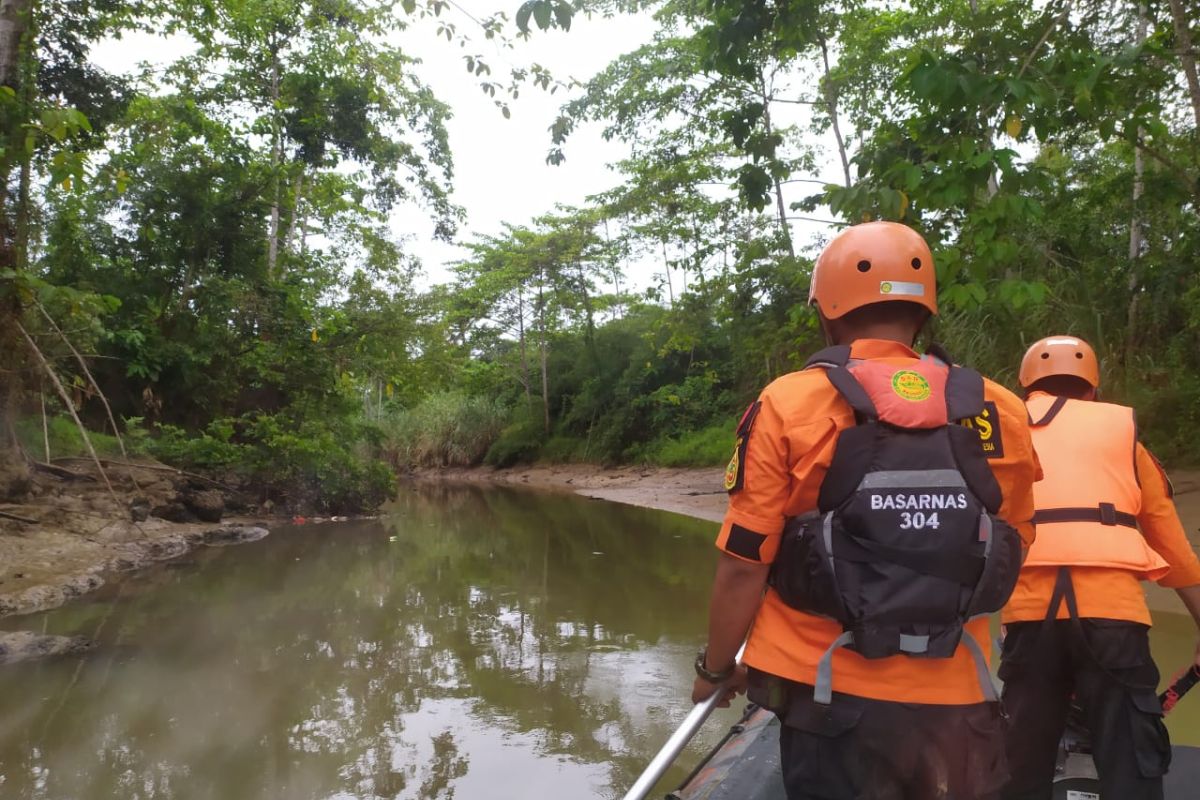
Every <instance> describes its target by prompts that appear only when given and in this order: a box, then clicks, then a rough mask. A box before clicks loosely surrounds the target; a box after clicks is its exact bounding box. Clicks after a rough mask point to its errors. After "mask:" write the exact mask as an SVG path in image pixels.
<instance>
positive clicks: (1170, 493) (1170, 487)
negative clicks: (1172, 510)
mask: <svg viewBox="0 0 1200 800" xmlns="http://www.w3.org/2000/svg"><path fill="white" fill-rule="evenodd" d="M1146 454H1147V455H1148V456H1150V460H1151V461H1153V462H1154V466H1156V467H1158V474H1159V477H1161V478H1162V482H1163V486H1165V487H1167V499H1169V500H1174V499H1175V484H1173V483H1171V478H1170V477H1169V476H1168V475H1167V471H1166V470H1165V469H1163V465H1162V462H1161V461H1159V460H1158V456H1156V455H1154V453H1151V452H1150V451H1149V450H1147V451H1146Z"/></svg>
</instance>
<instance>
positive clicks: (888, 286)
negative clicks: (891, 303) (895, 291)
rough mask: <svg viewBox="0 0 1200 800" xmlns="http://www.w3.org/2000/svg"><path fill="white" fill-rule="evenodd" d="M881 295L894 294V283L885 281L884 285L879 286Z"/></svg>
mask: <svg viewBox="0 0 1200 800" xmlns="http://www.w3.org/2000/svg"><path fill="white" fill-rule="evenodd" d="M879 293H880V294H891V293H892V282H891V281H884V282H883V283H881V284H879Z"/></svg>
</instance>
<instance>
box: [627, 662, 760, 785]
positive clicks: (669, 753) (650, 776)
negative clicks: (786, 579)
mask: <svg viewBox="0 0 1200 800" xmlns="http://www.w3.org/2000/svg"><path fill="white" fill-rule="evenodd" d="M745 649H746V645H745V644H744V643H743V644H742V646H741V647H740V648H739V649H738V652H737V657H736V659H735V661H736V663H738V664H740V663H742V653H743V652H744V651H745ZM724 694H725V687H724V686H719V687H717V690H716V691H715V692H713V693H712V694H711V695H710V696H709V698H708V699H707V700H703V701H701V702H699V703H697V704H696V705H694V706H692V710H691V711H689V712H688V715H687V716H686V717H684V718H683V722H681V723H680V725H679V727H678V728H676V729H675V732H674V733H672V734H671V738H669V739H667V743H666V744H664V745H663V746H662V749H661V750H659V751H658V754H657V755H656V756H654V758H652V759H651V760H650V764H649V765H648V766H647V767H646V770H645V771H644V772H643V773H642V774H641V776H640V777H639V778H638V779H637V780H636V781H634V783H633V786H631V787H629V791H628V792H626V793H625V795H624V797H623V798H622V800H645V797H646V796H647V795H649V794H650V790H651V789H653V788H654V784H656V783H658V781H659V780H660V779H661V778H662V776H663V775H665V774H666V772H667V770H668V769H669V768H670V766H671V764H672V763H674V761H675V759H677V758H679V754H680V753H682V752H683V748H685V747H687V743H688V742H690V741H691V740H692V737H693V736H695V735H696V731H698V730H700V726H701V725H703V724H704V721H705V720H706V719H708V717H709V715H710V714H712V712H713V709H715V708H716V707H717V703H718V702H720V700H721V697H722V695H724Z"/></svg>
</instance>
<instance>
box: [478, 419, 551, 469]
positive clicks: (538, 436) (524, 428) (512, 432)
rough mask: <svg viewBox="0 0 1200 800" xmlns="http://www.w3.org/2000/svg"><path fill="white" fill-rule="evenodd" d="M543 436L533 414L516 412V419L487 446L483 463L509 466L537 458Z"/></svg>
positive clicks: (543, 439)
mask: <svg viewBox="0 0 1200 800" xmlns="http://www.w3.org/2000/svg"><path fill="white" fill-rule="evenodd" d="M543 441H545V436H544V434H543V432H542V427H541V424H540V423H539V421H538V420H537V419H536V418H535V417H534V416H533V415H523V414H518V415H517V418H516V421H514V422H513V423H512V424H510V425H509V426H508V427H506V428H505V429H504V430H502V431H501V432H500V436H499V437H498V438H497V439H496V441H494V442H493V443H492V445H491V447H489V448H488V451H487V454H486V455H485V456H484V459H483V460H484V463H486V464H487V465H489V466H492V467H511V466H513V465H514V464H527V463H531V462H533V461H535V460H537V456H538V453H539V452H540V451H541V448H542V443H543Z"/></svg>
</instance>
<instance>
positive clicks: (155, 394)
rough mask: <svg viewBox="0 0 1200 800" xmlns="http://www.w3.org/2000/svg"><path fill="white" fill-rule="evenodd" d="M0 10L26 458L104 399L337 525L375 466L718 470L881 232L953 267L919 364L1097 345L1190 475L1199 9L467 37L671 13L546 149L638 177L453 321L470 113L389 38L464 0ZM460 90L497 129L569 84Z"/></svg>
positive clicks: (36, 4)
mask: <svg viewBox="0 0 1200 800" xmlns="http://www.w3.org/2000/svg"><path fill="white" fill-rule="evenodd" d="M0 5H2V6H3V8H4V11H5V13H11V14H13V16H12V18H13V19H17V20H18V24H16V25H15V26H12V27H11V29H5V30H6V31H7V33H6V34H5V35H6V36H7V39H6V40H5V41H0V119H2V120H3V124H2V130H3V132H4V141H3V144H2V147H3V149H2V150H0V184H2V188H3V192H2V193H0V196H2V200H3V205H2V206H0V226H2V230H0V234H2V237H0V376H2V377H3V382H2V383H0V387H2V391H0V412H2V413H3V414H4V417H5V420H6V421H8V422H6V425H5V428H6V430H5V431H4V434H3V435H2V436H0V438H2V439H4V440H6V441H15V439H16V437H17V432H18V429H19V430H21V431H25V432H26V435H25V436H23V437H21V438H23V439H24V441H25V442H26V445H25V449H26V451H30V450H36V447H35V445H36V436H35V437H34V438H35V441H34V443H31V442H29V439H30V435H29V432H30V431H33V433H34V434H36V433H38V432H39V431H40V425H33V426H31V425H29V424H27V423H20V424H17V423H14V422H12V420H16V419H19V418H28V417H29V416H30V415H31V414H33V413H35V411H36V410H37V409H38V404H39V403H40V402H41V398H43V397H44V398H46V401H47V402H48V403H49V404H50V405H51V406H52V407H53V408H57V409H58V413H63V412H65V411H67V410H68V409H73V408H78V409H79V412H80V415H81V417H82V419H83V421H84V422H85V423H87V424H88V425H90V426H91V427H93V428H95V429H101V428H104V427H105V426H106V425H107V426H108V427H112V423H110V422H108V418H109V415H108V413H107V411H106V409H105V406H104V403H102V402H101V395H103V397H105V398H107V401H108V404H110V405H111V408H112V418H113V420H115V424H116V426H117V427H118V428H120V429H122V430H123V431H126V432H134V433H135V436H133V437H127V438H132V439H133V440H136V443H137V444H138V446H139V447H141V448H143V449H146V450H148V451H149V452H151V453H153V454H155V455H158V456H159V457H160V458H164V459H167V460H169V461H171V462H173V463H180V464H185V465H188V466H192V467H199V468H210V469H219V470H222V471H223V472H226V473H235V474H238V475H241V476H242V477H243V478H244V479H245V480H248V481H253V482H255V483H257V484H258V485H260V486H262V487H264V488H263V491H264V492H266V493H270V494H274V495H277V496H279V497H281V498H283V499H286V500H288V501H289V502H292V503H293V504H294V503H296V502H299V500H298V498H305V499H306V501H307V502H318V503H320V504H323V505H324V506H325V507H327V508H334V507H336V508H350V507H358V506H362V505H369V504H371V503H372V502H375V501H377V500H378V499H379V497H381V496H382V495H383V494H384V493H386V486H387V483H388V480H389V479H388V477H387V475H386V473H384V472H382V471H381V467H380V466H379V463H380V462H379V459H381V458H382V459H384V460H387V461H389V462H390V463H391V465H392V466H394V467H401V468H402V467H407V466H414V465H444V464H467V463H477V462H479V461H480V460H486V461H488V462H490V463H493V464H498V465H505V464H511V463H515V462H518V461H528V460H534V459H538V458H543V459H553V460H588V461H598V462H618V461H631V460H644V461H651V462H656V463H667V464H690V463H704V464H708V463H715V462H718V461H720V460H721V459H722V458H723V457H724V455H725V453H726V451H727V448H728V445H729V443H730V442H729V440H730V438H731V428H732V424H733V422H734V418H735V417H736V414H737V413H738V411H740V409H741V407H743V406H744V404H745V403H747V402H748V401H749V400H750V399H752V398H753V396H754V394H755V393H756V392H757V390H758V389H759V388H760V387H761V386H762V385H763V384H765V383H766V382H768V381H770V380H771V379H772V378H773V377H775V376H778V375H780V374H782V373H784V372H786V371H788V370H790V369H794V368H795V367H796V366H797V365H798V364H799V363H801V362H802V361H803V359H804V358H805V357H806V356H807V354H809V353H810V352H812V351H813V350H814V349H816V348H817V347H818V346H819V344H820V335H819V332H818V330H817V326H816V321H815V318H814V316H813V314H812V312H811V311H810V310H809V309H808V308H806V306H805V305H804V300H805V298H806V293H807V283H808V276H809V273H810V269H811V263H812V262H811V258H812V257H813V256H814V255H815V252H816V250H817V249H818V248H819V245H820V242H821V239H822V238H823V237H826V236H827V235H828V234H829V233H830V232H832V231H834V230H836V226H837V225H840V224H845V223H847V222H853V221H859V220H864V219H874V218H885V219H899V220H903V221H905V222H907V223H909V224H912V225H914V226H915V227H917V228H918V229H919V230H921V231H922V232H923V233H924V234H925V235H926V236H927V237H928V239H929V240H930V241H931V243H932V244H933V246H934V249H935V257H936V259H937V262H938V272H939V277H940V279H941V283H942V293H941V302H942V304H943V307H944V313H943V315H942V317H941V318H940V319H939V320H938V322H937V324H936V326H935V327H934V330H933V331H931V335H932V336H935V337H936V338H938V339H939V340H942V341H943V342H945V343H946V344H947V346H948V348H949V349H950V350H951V352H952V353H954V354H955V355H956V356H957V357H958V358H959V359H960V360H963V361H965V362H968V363H971V364H973V365H975V366H977V367H979V368H981V369H982V370H984V371H985V372H988V373H990V374H991V375H993V376H994V377H997V378H998V379H1000V380H1005V381H1009V382H1011V380H1012V377H1013V374H1014V371H1015V367H1016V363H1017V361H1018V359H1019V357H1020V354H1021V352H1022V351H1023V349H1024V347H1025V346H1026V345H1027V344H1028V343H1029V342H1031V341H1032V340H1034V339H1036V338H1040V337H1041V336H1043V335H1046V334H1048V333H1055V332H1071V333H1076V334H1078V335H1082V336H1084V337H1087V338H1088V339H1089V340H1091V341H1092V342H1093V343H1094V344H1096V345H1097V349H1098V350H1099V351H1100V353H1101V356H1102V358H1103V360H1104V366H1105V370H1106V376H1107V384H1106V387H1105V389H1106V392H1107V394H1108V395H1109V396H1110V397H1113V398H1117V399H1120V400H1123V401H1126V402H1130V403H1133V404H1134V405H1136V406H1137V408H1138V410H1139V413H1140V421H1141V425H1142V429H1143V433H1144V435H1145V436H1146V438H1147V439H1148V440H1149V441H1150V443H1151V445H1152V447H1154V448H1155V449H1157V450H1158V451H1159V453H1160V454H1161V455H1162V456H1163V457H1164V458H1167V459H1169V460H1173V461H1175V462H1179V461H1183V460H1189V459H1190V460H1195V454H1196V452H1197V449H1196V448H1197V445H1198V444H1200V440H1198V438H1197V435H1196V431H1197V430H1200V269H1198V268H1197V264H1198V263H1200V134H1198V129H1200V78H1198V76H1197V65H1196V55H1197V37H1200V31H1196V30H1195V27H1196V21H1197V20H1200V6H1197V4H1196V3H1195V1H1194V0H1190V1H1189V0H1153V1H1147V0H1142V1H1141V2H1132V1H1131V0H1130V1H1128V2H1117V3H1098V2H1083V3H1077V2H1071V1H1070V0H1051V1H1050V2H1040V1H1039V2H1033V1H1032V0H991V1H990V2H989V0H971V1H970V2H939V1H937V0H919V1H918V2H915V3H911V4H907V5H906V6H905V7H904V8H896V7H893V6H894V4H888V3H869V2H862V0H847V1H846V2H801V1H800V0H792V1H791V2H788V1H787V0H780V1H779V2H774V3H763V2H742V0H707V1H706V2H699V1H698V0H662V1H660V2H645V3H640V2H639V3H627V2H612V1H611V0H599V1H598V2H576V3H573V4H567V3H565V2H557V1H556V0H530V2H527V3H525V4H524V5H523V6H520V7H519V8H517V7H514V8H511V9H507V10H508V11H512V12H515V14H514V21H513V23H511V24H510V23H509V22H508V21H507V18H506V17H504V16H503V15H497V16H495V17H490V18H487V19H484V20H482V22H480V23H479V25H478V26H477V27H472V31H473V35H475V36H476V38H500V39H504V40H505V41H507V39H506V38H505V37H508V36H517V32H516V30H514V29H512V25H515V26H517V28H518V29H523V30H525V33H524V34H521V35H534V36H536V35H539V33H538V30H537V29H538V28H541V29H546V28H551V27H570V26H571V22H572V20H573V19H575V20H578V19H579V17H580V15H581V14H582V13H583V12H587V13H604V14H623V13H635V12H636V13H652V14H653V15H654V17H655V19H656V20H657V22H658V24H659V31H658V33H657V35H656V36H655V37H654V40H653V41H652V42H650V43H649V44H646V45H644V46H642V47H640V48H638V49H636V50H633V51H632V52H629V53H627V54H625V55H623V56H621V57H620V58H618V59H616V60H615V61H614V62H613V63H612V64H611V65H609V67H608V68H607V69H605V70H603V71H602V72H601V73H600V74H598V75H596V76H595V77H594V78H592V79H591V80H590V81H588V82H587V83H586V84H584V85H577V86H573V87H570V88H571V92H572V93H571V94H570V95H569V100H568V102H567V103H566V105H565V106H564V107H563V109H562V114H561V116H560V117H559V118H558V119H557V120H555V121H554V123H553V125H552V126H551V130H550V141H548V146H549V148H550V152H549V156H548V160H549V161H551V162H555V161H558V160H561V159H563V158H573V157H580V158H583V157H586V154H584V153H578V154H577V153H574V152H573V151H572V146H571V145H572V142H571V138H570V137H571V133H572V131H573V129H574V128H575V127H576V126H577V125H579V124H581V123H583V122H593V121H599V122H600V123H601V124H603V125H604V126H605V130H606V134H607V135H608V136H610V137H613V138H617V139H620V140H622V141H624V142H626V143H627V144H628V146H629V150H630V156H629V157H628V158H627V159H626V160H625V161H623V162H621V163H620V164H619V165H617V166H618V167H619V171H620V173H621V180H620V181H619V183H618V185H617V186H615V187H614V188H613V189H612V190H611V191H608V192H605V193H602V194H600V195H597V196H595V197H593V198H591V199H590V201H589V202H588V203H587V204H585V205H584V206H583V207H578V208H575V207H572V208H567V207H560V206H555V205H553V198H547V208H546V214H545V215H544V216H542V217H540V218H538V219H535V220H529V221H522V220H513V221H512V224H511V225H510V226H508V227H506V229H504V230H502V231H494V232H491V233H489V234H487V235H475V236H474V237H471V238H469V239H468V241H469V243H470V244H469V249H470V256H469V257H468V258H466V259H465V260H464V261H463V262H461V263H459V264H457V265H455V276H456V277H455V280H454V281H453V283H452V284H451V285H446V286H437V287H434V288H432V289H430V290H426V291H418V290H417V289H416V288H415V287H414V283H413V277H414V273H415V270H416V268H417V265H415V264H414V263H413V262H412V261H411V260H410V259H409V258H408V257H407V256H406V254H405V252H404V249H403V247H402V245H401V243H400V242H398V241H397V240H396V239H395V238H394V237H393V235H392V234H391V233H390V232H389V230H388V225H387V221H388V214H389V212H390V211H391V210H392V209H393V208H395V207H397V205H398V204H403V203H410V202H418V203H420V204H421V205H422V206H423V207H424V208H426V209H428V210H429V213H430V215H431V216H432V217H433V218H434V220H435V221H436V227H437V231H438V234H439V235H441V236H444V237H446V238H451V237H454V236H456V235H458V228H459V227H460V226H461V225H462V223H463V220H462V219H461V215H460V213H459V211H458V209H456V208H455V207H454V205H453V204H452V203H451V202H450V200H449V197H450V195H449V190H450V186H451V180H452V177H453V170H452V153H451V151H450V147H449V143H448V140H447V137H446V133H445V119H446V114H447V113H448V112H449V109H447V108H446V107H445V105H444V104H443V103H442V102H441V101H440V100H439V99H438V98H436V97H435V96H434V95H433V93H432V92H431V91H429V89H428V88H427V87H426V86H425V85H424V84H423V83H422V82H421V81H420V79H419V77H418V75H419V70H418V69H416V68H415V67H414V65H411V64H410V62H409V60H408V58H407V56H406V55H405V53H404V51H403V49H402V48H401V46H400V45H397V44H396V42H402V41H403V33H404V29H405V27H406V25H407V24H408V23H409V22H410V21H412V20H416V19H419V18H421V17H422V15H426V16H429V17H431V18H432V17H433V16H436V15H437V14H439V13H441V12H443V11H445V10H446V9H447V8H448V6H446V4H444V3H441V2H439V0H433V1H432V2H431V3H429V4H428V5H427V6H426V5H420V4H414V3H413V2H412V0H406V2H402V3H391V2H387V1H386V0H355V2H350V1H349V0H311V1H310V2H300V0H282V2H280V1H278V0H275V1H272V2H269V1H268V0H207V2H204V3H195V4H182V7H181V8H182V10H181V8H177V7H175V6H173V5H170V4H163V5H159V4H157V3H155V2H152V1H150V2H120V1H119V0H94V1H93V2H91V3H64V2H56V1H54V0H4V2H3V3H0ZM514 5H515V4H514ZM499 10H500V9H498V11H499ZM472 26H474V23H472ZM131 28H149V29H155V30H161V31H168V32H184V33H186V34H188V35H189V36H191V37H192V38H194V39H195V40H196V41H197V42H198V43H199V47H198V49H197V50H196V52H195V53H193V54H190V55H188V56H186V57H183V58H181V59H180V60H179V61H178V62H176V63H174V64H172V65H170V66H169V67H168V68H167V69H165V70H163V71H162V72H161V73H156V74H147V75H145V76H143V77H142V78H141V79H140V80H137V81H127V80H124V79H117V78H114V77H113V76H110V75H106V74H104V73H103V72H101V71H100V70H98V69H97V68H96V67H95V66H94V65H92V64H90V63H89V61H88V50H89V47H90V46H92V45H93V44H94V43H95V42H96V41H98V40H99V39H100V38H101V37H104V36H111V35H113V34H114V33H115V32H119V31H121V30H127V29H131ZM530 29H532V30H530ZM570 35H572V36H580V37H586V36H587V35H588V31H587V27H586V25H583V24H576V25H575V27H574V30H573V31H572V32H571V34H570ZM446 37H447V38H449V39H454V38H455V37H464V34H462V33H461V32H459V29H458V28H456V27H455V26H453V25H448V26H447V28H446ZM519 51H520V44H519V42H517V43H516V47H515V49H514V52H518V53H519ZM465 52H471V51H465ZM467 66H468V68H469V69H471V70H472V71H473V72H474V73H475V74H477V75H479V76H480V80H481V82H482V83H483V84H484V88H485V91H488V92H489V93H490V95H491V96H492V97H493V98H495V102H496V103H497V105H498V106H500V107H501V112H505V113H506V112H507V106H506V105H505V103H506V102H507V101H508V98H510V97H511V96H515V94H516V91H517V88H518V86H519V85H521V84H523V83H529V82H532V83H534V84H537V85H540V86H543V87H545V86H548V85H550V84H551V83H552V80H553V79H552V78H551V76H549V75H548V74H546V73H545V72H544V71H542V70H537V69H531V70H515V71H513V74H512V76H511V81H509V80H507V79H506V80H505V82H504V84H503V85H501V83H499V82H493V81H492V79H491V77H490V67H488V66H487V65H486V64H485V63H484V62H483V61H481V60H479V59H478V58H477V57H470V58H468V59H467ZM830 176H834V177H832V178H831V177H830ZM811 220H816V221H817V223H823V224H820V226H819V227H814V226H813V223H812V222H809V221H811ZM466 225H467V227H468V228H469V227H470V220H466ZM801 230H803V231H813V230H816V231H820V233H819V234H817V235H815V236H809V235H807V234H806V235H805V236H804V237H799V236H798V235H797V232H798V231H801ZM647 263H654V264H656V265H657V267H656V268H657V282H656V284H655V285H654V286H651V287H650V288H649V289H648V290H641V289H638V290H632V291H631V289H630V285H629V278H628V277H627V276H626V273H627V272H629V271H630V267H631V265H644V264H647ZM77 355H78V357H77ZM43 358H45V360H46V363H45V364H43V363H42V359H43ZM51 375H53V376H54V377H51ZM56 380H60V381H61V386H56V385H55V382H56ZM8 446H11V444H9V445H8ZM2 455H3V454H2V453H0V456H2ZM10 483H11V484H12V485H14V486H15V485H16V483H13V482H12V481H10ZM297 487H301V488H297ZM5 491H8V492H9V493H10V494H11V493H12V491H14V490H13V489H12V486H10V487H8V488H5V487H0V494H4V492H5ZM314 498H315V500H314Z"/></svg>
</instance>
